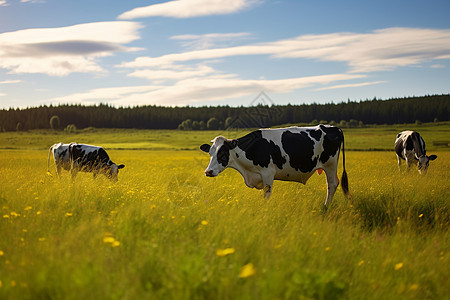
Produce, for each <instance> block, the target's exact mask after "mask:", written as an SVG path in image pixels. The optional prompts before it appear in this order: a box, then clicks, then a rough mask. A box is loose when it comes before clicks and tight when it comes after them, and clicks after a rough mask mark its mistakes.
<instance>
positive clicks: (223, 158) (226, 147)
mask: <svg viewBox="0 0 450 300" xmlns="http://www.w3.org/2000/svg"><path fill="white" fill-rule="evenodd" d="M234 147H235V145H234V143H231V142H228V141H225V142H224V143H223V145H222V146H220V147H219V150H217V162H218V163H219V164H221V165H222V166H224V167H226V166H228V162H229V161H230V150H231V149H233V148H234Z"/></svg>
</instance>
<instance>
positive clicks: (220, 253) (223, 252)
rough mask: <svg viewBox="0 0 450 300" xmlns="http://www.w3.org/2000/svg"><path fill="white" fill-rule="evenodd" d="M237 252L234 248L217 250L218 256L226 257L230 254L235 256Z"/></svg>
mask: <svg viewBox="0 0 450 300" xmlns="http://www.w3.org/2000/svg"><path fill="white" fill-rule="evenodd" d="M234 252H235V250H234V248H225V249H217V251H216V255H217V256H226V255H229V254H233V253H234Z"/></svg>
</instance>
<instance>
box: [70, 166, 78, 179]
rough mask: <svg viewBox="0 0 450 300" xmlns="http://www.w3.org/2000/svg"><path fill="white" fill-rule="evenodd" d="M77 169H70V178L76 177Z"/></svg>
mask: <svg viewBox="0 0 450 300" xmlns="http://www.w3.org/2000/svg"><path fill="white" fill-rule="evenodd" d="M77 173H78V170H77V169H76V168H72V169H70V175H72V180H75V177H77Z"/></svg>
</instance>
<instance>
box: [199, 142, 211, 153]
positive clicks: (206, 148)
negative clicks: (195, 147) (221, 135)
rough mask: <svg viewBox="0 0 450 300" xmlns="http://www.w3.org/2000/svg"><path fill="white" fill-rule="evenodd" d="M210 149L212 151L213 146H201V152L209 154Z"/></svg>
mask: <svg viewBox="0 0 450 300" xmlns="http://www.w3.org/2000/svg"><path fill="white" fill-rule="evenodd" d="M209 149H211V145H208V144H203V145H201V146H200V150H202V151H203V152H206V153H209Z"/></svg>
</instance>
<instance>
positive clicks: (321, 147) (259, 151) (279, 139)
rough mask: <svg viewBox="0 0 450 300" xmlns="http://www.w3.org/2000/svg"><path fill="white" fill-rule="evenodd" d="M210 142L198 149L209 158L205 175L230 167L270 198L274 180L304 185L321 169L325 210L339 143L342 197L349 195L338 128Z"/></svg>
mask: <svg viewBox="0 0 450 300" xmlns="http://www.w3.org/2000/svg"><path fill="white" fill-rule="evenodd" d="M211 142H212V143H213V144H212V146H211V145H209V144H203V145H201V146H200V149H201V150H202V151H204V152H207V153H209V155H210V156H211V160H210V162H209V165H208V168H207V169H206V170H205V175H206V176H208V177H215V176H217V175H219V173H220V172H222V171H223V170H225V169H226V168H228V167H230V168H232V169H235V170H237V171H238V172H239V173H240V174H241V175H242V177H243V178H244V182H245V184H246V185H247V186H248V187H250V188H257V189H264V192H265V193H264V196H265V197H266V198H269V197H270V195H271V193H272V185H273V181H274V180H284V181H296V182H301V183H303V184H306V182H307V180H308V179H309V178H310V177H311V176H312V175H313V174H314V171H316V170H318V172H319V174H320V173H321V171H322V170H324V171H325V174H326V178H327V185H328V192H327V198H326V201H325V207H327V205H330V203H331V200H332V199H333V195H334V193H335V192H336V188H337V186H338V185H339V179H338V177H337V167H338V160H339V152H340V149H341V144H342V157H343V166H344V171H343V173H342V178H341V181H342V189H343V191H344V194H345V195H346V196H347V195H348V179H347V172H346V171H345V153H344V134H343V132H342V130H341V129H339V128H337V127H334V126H326V125H318V126H316V127H289V128H279V129H260V130H256V131H253V132H251V133H249V134H247V135H246V136H244V137H241V138H238V139H233V140H230V139H226V138H224V137H223V136H218V137H216V138H215V139H214V140H212V141H211Z"/></svg>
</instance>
